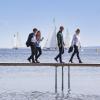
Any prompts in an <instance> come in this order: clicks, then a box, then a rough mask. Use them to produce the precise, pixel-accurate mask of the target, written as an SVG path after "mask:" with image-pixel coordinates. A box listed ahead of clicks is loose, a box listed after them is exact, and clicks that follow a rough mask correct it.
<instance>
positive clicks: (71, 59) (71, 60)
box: [69, 45, 77, 63]
mask: <svg viewBox="0 0 100 100" xmlns="http://www.w3.org/2000/svg"><path fill="white" fill-rule="evenodd" d="M76 53H77V51H76V46H75V45H74V52H73V53H72V55H71V58H70V60H69V62H71V63H73V57H74V55H75V54H76Z"/></svg>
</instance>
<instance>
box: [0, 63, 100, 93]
mask: <svg viewBox="0 0 100 100" xmlns="http://www.w3.org/2000/svg"><path fill="white" fill-rule="evenodd" d="M0 66H32V67H34V66H50V67H55V93H57V89H58V87H57V85H58V83H57V80H58V75H57V72H58V71H57V68H58V67H62V86H61V91H62V93H63V92H64V67H68V93H70V90H71V87H70V84H71V83H70V67H78V66H80V67H100V64H74V63H73V64H71V63H64V64H62V63H0Z"/></svg>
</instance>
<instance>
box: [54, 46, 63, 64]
mask: <svg viewBox="0 0 100 100" xmlns="http://www.w3.org/2000/svg"><path fill="white" fill-rule="evenodd" d="M63 53H64V47H63V46H62V47H59V54H58V55H57V56H56V57H55V59H58V58H59V61H60V63H62V54H63Z"/></svg>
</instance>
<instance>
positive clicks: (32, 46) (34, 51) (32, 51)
mask: <svg viewBox="0 0 100 100" xmlns="http://www.w3.org/2000/svg"><path fill="white" fill-rule="evenodd" d="M30 48H31V56H30V57H29V58H28V59H29V60H30V59H32V62H35V60H34V59H35V57H36V46H35V45H31V46H30Z"/></svg>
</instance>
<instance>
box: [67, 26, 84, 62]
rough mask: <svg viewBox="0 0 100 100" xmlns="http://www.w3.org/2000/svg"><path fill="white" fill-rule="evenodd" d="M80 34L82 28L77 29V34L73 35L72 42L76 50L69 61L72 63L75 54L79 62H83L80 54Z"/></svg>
mask: <svg viewBox="0 0 100 100" xmlns="http://www.w3.org/2000/svg"><path fill="white" fill-rule="evenodd" d="M79 34H80V29H79V28H78V29H76V31H75V34H74V36H73V39H72V43H71V46H73V48H74V51H73V53H72V55H71V58H70V60H69V62H71V63H73V57H74V55H75V54H76V55H77V58H78V60H79V63H82V61H81V59H80V56H79V49H80V47H81V43H80V36H79Z"/></svg>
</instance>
